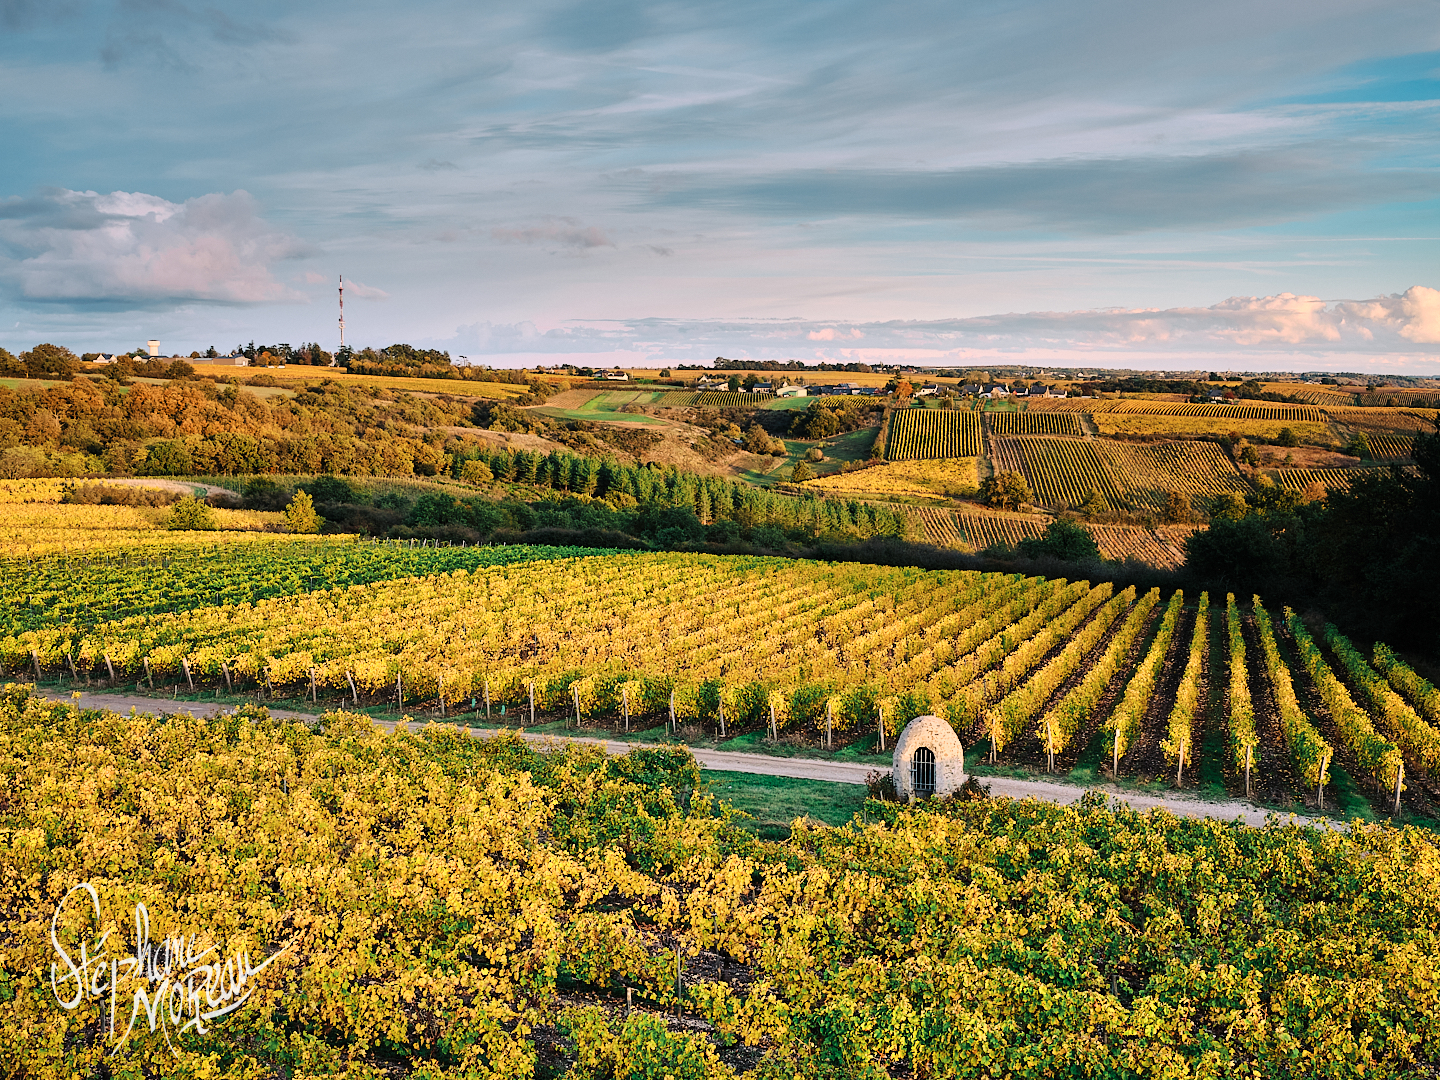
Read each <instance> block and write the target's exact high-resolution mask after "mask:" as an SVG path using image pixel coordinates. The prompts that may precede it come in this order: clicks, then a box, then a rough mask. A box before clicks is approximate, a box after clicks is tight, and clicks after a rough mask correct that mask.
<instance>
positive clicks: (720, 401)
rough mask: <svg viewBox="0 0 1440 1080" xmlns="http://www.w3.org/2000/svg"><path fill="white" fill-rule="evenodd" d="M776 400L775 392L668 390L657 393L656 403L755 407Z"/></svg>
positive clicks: (667, 406)
mask: <svg viewBox="0 0 1440 1080" xmlns="http://www.w3.org/2000/svg"><path fill="white" fill-rule="evenodd" d="M773 400H775V395H774V394H742V393H739V392H736V393H730V392H729V391H724V390H698V391H696V390H667V391H664V392H662V393H660V394H658V395H656V401H655V404H656V405H658V406H660V407H661V408H666V409H680V408H687V407H690V406H698V407H701V408H706V409H753V408H755V406H756V405H758V404H761V403H763V402H767V401H773Z"/></svg>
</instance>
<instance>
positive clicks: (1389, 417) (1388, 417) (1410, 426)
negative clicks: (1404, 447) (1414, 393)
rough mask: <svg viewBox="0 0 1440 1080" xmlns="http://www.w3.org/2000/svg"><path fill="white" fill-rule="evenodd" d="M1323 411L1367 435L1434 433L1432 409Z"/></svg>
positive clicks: (1357, 408) (1358, 408)
mask: <svg viewBox="0 0 1440 1080" xmlns="http://www.w3.org/2000/svg"><path fill="white" fill-rule="evenodd" d="M1325 411H1326V412H1327V413H1328V414H1329V415H1330V418H1331V419H1332V420H1335V421H1337V422H1339V423H1341V424H1344V425H1345V426H1346V427H1348V428H1350V429H1351V430H1353V431H1363V432H1365V433H1366V434H1367V435H1368V434H1371V433H1376V432H1378V433H1380V434H1384V433H1386V432H1390V433H1405V432H1408V433H1410V435H1411V436H1414V435H1418V434H1420V433H1421V432H1428V431H1434V430H1435V417H1436V415H1437V413H1436V410H1434V409H1369V408H1363V407H1360V406H1356V407H1354V408H1349V409H1326V410H1325Z"/></svg>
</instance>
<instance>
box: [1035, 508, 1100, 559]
mask: <svg viewBox="0 0 1440 1080" xmlns="http://www.w3.org/2000/svg"><path fill="white" fill-rule="evenodd" d="M1015 550H1016V551H1018V552H1019V553H1020V554H1021V555H1024V556H1026V557H1027V558H1031V559H1034V558H1038V557H1040V556H1043V555H1048V556H1050V557H1051V558H1054V559H1065V560H1067V561H1070V562H1077V561H1080V560H1084V559H1099V558H1100V545H1099V544H1097V543H1095V538H1094V537H1093V536H1091V535H1090V530H1089V529H1087V528H1085V526H1084V525H1081V524H1080V523H1079V522H1078V521H1071V520H1070V519H1069V518H1056V519H1055V520H1054V521H1052V522H1051V523H1050V524H1049V525H1047V526H1046V527H1045V534H1044V535H1043V536H1040V537H1030V538H1028V539H1025V540H1021V541H1020V543H1019V544H1017V545H1016V547H1015Z"/></svg>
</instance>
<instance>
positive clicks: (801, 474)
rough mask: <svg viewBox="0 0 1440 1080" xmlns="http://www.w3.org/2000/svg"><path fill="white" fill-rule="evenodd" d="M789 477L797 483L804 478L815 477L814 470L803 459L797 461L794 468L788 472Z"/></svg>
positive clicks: (810, 478)
mask: <svg viewBox="0 0 1440 1080" xmlns="http://www.w3.org/2000/svg"><path fill="white" fill-rule="evenodd" d="M790 479H791V480H792V481H793V482H795V483H797V484H799V483H803V482H804V481H806V480H813V479H815V470H814V469H812V468H810V466H809V465H806V464H805V462H803V461H797V462H796V463H795V468H794V469H793V470H791V472H790Z"/></svg>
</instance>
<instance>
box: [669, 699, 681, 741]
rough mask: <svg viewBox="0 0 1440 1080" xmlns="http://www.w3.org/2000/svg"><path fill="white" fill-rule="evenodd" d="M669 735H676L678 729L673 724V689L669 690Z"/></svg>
mask: <svg viewBox="0 0 1440 1080" xmlns="http://www.w3.org/2000/svg"><path fill="white" fill-rule="evenodd" d="M667 730H668V732H669V733H670V734H671V735H674V734H676V733H677V732H678V731H679V728H678V727H677V726H676V724H675V688H674V687H671V688H670V727H669V728H668V729H667Z"/></svg>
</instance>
